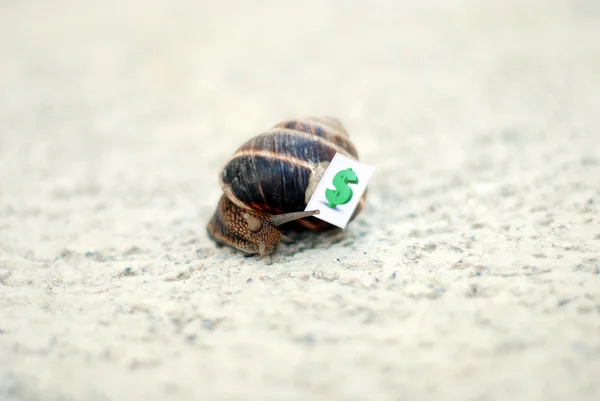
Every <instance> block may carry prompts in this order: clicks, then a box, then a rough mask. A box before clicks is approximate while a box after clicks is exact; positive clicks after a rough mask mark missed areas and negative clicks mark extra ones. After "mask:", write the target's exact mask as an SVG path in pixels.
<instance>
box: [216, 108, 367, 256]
mask: <svg viewBox="0 0 600 401" xmlns="http://www.w3.org/2000/svg"><path fill="white" fill-rule="evenodd" d="M336 153H341V154H343V155H344V156H347V157H349V158H352V159H354V160H358V153H357V151H356V148H355V147H354V145H353V144H352V142H351V141H350V138H349V136H348V133H347V132H346V129H345V128H344V127H343V126H342V124H341V123H340V122H339V121H338V120H337V119H334V118H331V117H312V118H307V119H298V120H288V121H283V122H281V123H279V124H277V125H275V126H274V127H273V128H272V129H271V130H269V131H268V132H266V133H263V134H261V135H258V136H255V137H253V138H252V139H250V140H248V141H247V142H246V143H244V144H243V145H242V146H241V147H240V148H239V149H238V150H237V151H236V152H235V153H234V154H233V156H232V157H231V158H230V159H229V161H227V163H226V164H225V165H224V167H223V168H222V169H221V171H220V174H219V183H220V185H221V188H222V189H223V195H222V196H221V198H220V200H219V203H218V206H217V210H216V211H215V213H214V215H213V216H212V218H211V220H210V221H209V223H208V224H207V226H206V230H207V232H208V235H209V237H210V238H211V239H212V240H213V241H215V242H216V243H217V244H218V245H228V246H231V247H233V248H236V249H238V250H240V251H242V252H245V253H247V254H259V256H260V258H261V259H262V258H263V257H264V256H266V255H269V254H271V253H272V252H273V251H274V249H275V248H276V246H277V245H278V244H279V243H280V242H281V241H284V242H292V240H291V239H290V238H289V237H287V236H286V235H284V234H283V233H282V232H281V231H280V230H279V229H278V228H277V227H279V226H280V225H282V224H284V223H288V222H290V221H295V222H296V223H297V224H296V225H299V226H300V227H301V228H304V229H308V230H312V231H323V230H328V229H331V228H333V227H334V226H333V225H331V224H329V223H327V222H325V221H322V220H319V219H317V218H315V217H313V216H314V215H316V214H319V211H318V210H314V211H304V209H305V208H306V205H307V204H308V201H309V200H310V198H311V196H312V194H313V192H314V191H315V189H316V188H317V185H318V183H319V181H320V180H321V178H322V177H323V175H324V174H325V171H326V170H327V166H328V165H329V163H330V162H331V160H332V159H333V157H334V156H335V154H336ZM365 199H366V191H365V192H364V193H363V196H362V197H361V199H360V201H359V203H358V206H357V208H356V209H355V211H354V214H353V215H352V217H351V220H352V219H354V218H355V217H356V216H357V215H358V214H359V213H360V211H361V209H362V207H363V203H364V201H365Z"/></svg>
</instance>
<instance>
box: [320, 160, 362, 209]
mask: <svg viewBox="0 0 600 401" xmlns="http://www.w3.org/2000/svg"><path fill="white" fill-rule="evenodd" d="M348 184H358V177H357V176H356V173H355V172H354V170H352V169H351V168H348V169H346V170H341V171H340V172H338V173H337V174H336V175H335V177H333V186H334V187H335V189H328V190H326V191H325V197H326V198H327V201H328V202H329V203H328V204H327V206H329V207H330V208H334V207H336V206H337V205H344V204H346V203H348V202H350V199H352V195H353V194H352V189H350V187H349V186H348Z"/></svg>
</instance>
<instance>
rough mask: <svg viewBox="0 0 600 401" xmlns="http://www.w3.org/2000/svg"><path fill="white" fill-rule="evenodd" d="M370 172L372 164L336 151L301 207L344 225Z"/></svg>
mask: <svg viewBox="0 0 600 401" xmlns="http://www.w3.org/2000/svg"><path fill="white" fill-rule="evenodd" d="M371 174H373V168H372V167H369V166H365V165H364V164H362V163H359V162H357V161H356V160H353V159H350V158H349V157H346V156H344V155H342V154H340V153H336V154H335V156H334V157H333V160H332V161H331V163H330V164H329V167H327V170H326V171H325V174H324V175H323V178H322V179H321V181H319V184H318V185H317V189H316V190H315V192H314V193H313V195H312V197H311V198H310V201H309V202H308V204H307V205H306V209H304V210H318V211H319V212H320V213H319V214H317V215H315V216H314V217H316V218H318V219H321V220H323V221H326V222H328V223H330V224H333V225H334V226H337V227H340V228H346V225H347V224H348V221H350V217H352V213H354V210H355V209H356V206H358V202H359V201H360V198H361V196H362V195H363V193H364V192H365V190H366V189H367V184H368V183H369V180H370V179H371Z"/></svg>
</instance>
